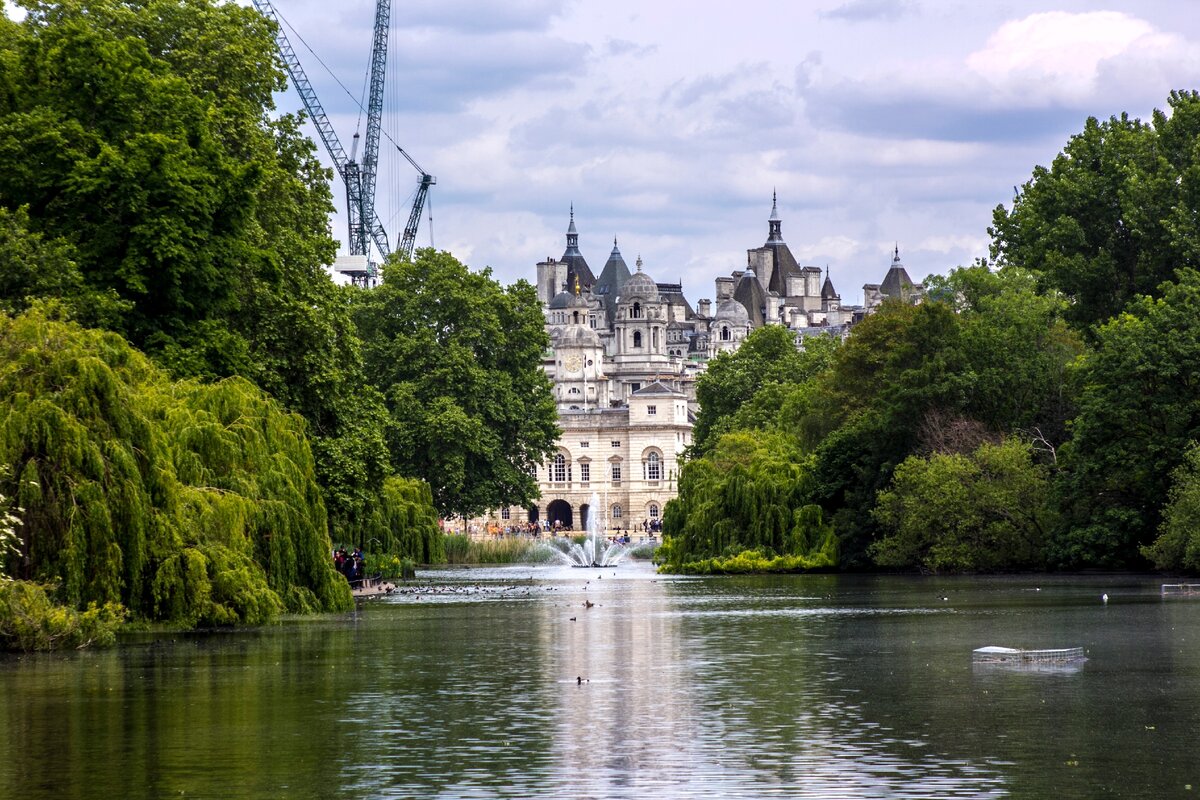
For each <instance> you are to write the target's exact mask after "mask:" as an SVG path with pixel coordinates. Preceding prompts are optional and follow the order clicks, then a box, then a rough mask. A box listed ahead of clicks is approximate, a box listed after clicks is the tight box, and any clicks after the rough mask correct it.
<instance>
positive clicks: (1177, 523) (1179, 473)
mask: <svg viewBox="0 0 1200 800" xmlns="http://www.w3.org/2000/svg"><path fill="white" fill-rule="evenodd" d="M1142 555H1144V556H1145V557H1146V558H1148V559H1150V560H1151V561H1153V562H1154V566H1156V567H1158V568H1159V569H1168V570H1186V571H1187V572H1191V573H1196V572H1200V447H1198V446H1197V445H1196V444H1195V443H1193V444H1192V446H1191V447H1190V448H1188V451H1187V454H1186V456H1185V457H1184V460H1183V463H1182V464H1180V465H1179V466H1178V467H1176V468H1175V472H1174V473H1173V474H1172V476H1171V491H1170V494H1169V495H1168V496H1167V505H1166V508H1165V509H1164V511H1163V521H1162V526H1161V527H1160V528H1159V536H1158V538H1157V539H1155V540H1154V543H1153V544H1151V545H1148V546H1146V547H1143V548H1142Z"/></svg>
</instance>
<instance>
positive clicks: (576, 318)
mask: <svg viewBox="0 0 1200 800" xmlns="http://www.w3.org/2000/svg"><path fill="white" fill-rule="evenodd" d="M571 319H573V320H574V321H575V324H576V325H578V324H579V312H578V311H572V312H571Z"/></svg>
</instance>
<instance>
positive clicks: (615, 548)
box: [547, 492, 629, 567]
mask: <svg viewBox="0 0 1200 800" xmlns="http://www.w3.org/2000/svg"><path fill="white" fill-rule="evenodd" d="M588 509H589V511H591V513H590V514H588V521H587V538H586V539H584V540H583V543H582V544H578V543H576V542H572V541H570V540H569V539H566V540H559V539H555V540H553V541H552V542H551V543H550V544H549V545H547V546H548V547H550V548H551V550H553V551H554V555H555V557H556V558H558V559H559V561H560V562H561V563H563V564H565V565H568V566H572V567H611V566H613V565H614V564H616V563H617V562H618V561H620V560H621V559H622V558H624V557H625V556H626V554H628V552H629V548H628V547H626V546H625V545H621V544H612V543H611V542H609V541H608V539H607V538H606V537H605V536H604V535H603V534H604V529H605V524H604V523H605V521H604V520H603V519H602V518H601V516H600V514H599V513H598V512H599V509H600V496H599V495H597V494H596V493H595V492H592V496H591V499H590V500H589V504H588Z"/></svg>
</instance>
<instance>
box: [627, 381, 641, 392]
mask: <svg viewBox="0 0 1200 800" xmlns="http://www.w3.org/2000/svg"><path fill="white" fill-rule="evenodd" d="M641 390H642V385H641V384H640V383H631V384H629V391H631V392H640V391H641Z"/></svg>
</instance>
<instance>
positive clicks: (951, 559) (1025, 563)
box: [871, 439, 1054, 572]
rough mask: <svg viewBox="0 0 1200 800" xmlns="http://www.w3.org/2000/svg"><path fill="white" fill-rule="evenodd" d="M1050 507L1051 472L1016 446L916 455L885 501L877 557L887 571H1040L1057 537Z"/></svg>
mask: <svg viewBox="0 0 1200 800" xmlns="http://www.w3.org/2000/svg"><path fill="white" fill-rule="evenodd" d="M1050 500H1051V495H1050V491H1049V482H1048V476H1047V474H1046V471H1045V470H1044V468H1042V467H1039V466H1038V465H1037V464H1036V463H1035V462H1034V460H1033V453H1032V450H1031V448H1030V446H1029V445H1028V444H1026V443H1023V442H1020V441H1018V440H1016V439H1008V440H1006V441H1005V442H1003V443H1001V444H989V443H985V444H983V445H981V446H980V447H979V448H978V449H977V450H975V452H974V453H971V454H970V455H958V454H950V455H945V454H934V455H931V456H929V457H927V458H922V457H920V456H910V457H908V458H907V459H905V460H904V462H903V463H902V464H900V466H899V467H897V468H896V472H895V477H894V479H893V481H892V484H891V486H889V488H887V489H886V490H884V491H882V492H880V494H879V501H878V505H876V507H875V509H874V512H873V514H874V516H875V518H876V520H877V521H878V522H879V523H880V525H881V526H882V527H883V529H884V531H885V535H884V537H883V538H881V539H880V540H878V541H877V542H875V543H874V544H873V545H872V546H871V553H872V555H873V557H874V559H875V562H876V563H877V564H879V565H881V566H886V567H902V568H904V567H920V568H922V569H925V570H929V571H931V572H979V571H995V570H1000V569H1032V568H1038V567H1041V566H1044V564H1045V553H1046V548H1047V545H1048V542H1049V539H1050V534H1051V533H1052V532H1053V531H1054V525H1053V514H1052V512H1051V506H1050Z"/></svg>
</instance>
